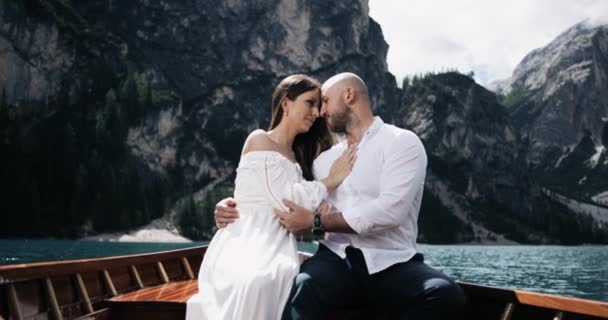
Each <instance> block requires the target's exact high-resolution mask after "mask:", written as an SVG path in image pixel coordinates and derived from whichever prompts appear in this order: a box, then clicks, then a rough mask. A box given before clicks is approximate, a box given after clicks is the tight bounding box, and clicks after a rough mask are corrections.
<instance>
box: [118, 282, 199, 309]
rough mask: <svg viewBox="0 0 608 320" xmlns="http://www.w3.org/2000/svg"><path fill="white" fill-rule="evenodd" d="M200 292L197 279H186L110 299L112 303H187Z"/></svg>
mask: <svg viewBox="0 0 608 320" xmlns="http://www.w3.org/2000/svg"><path fill="white" fill-rule="evenodd" d="M197 292H198V281H197V280H186V281H178V282H171V283H167V284H161V285H158V286H154V287H149V288H143V289H140V290H137V291H134V292H130V293H126V294H122V295H119V296H117V297H114V298H112V299H110V300H109V302H110V304H112V303H116V302H155V301H157V302H178V303H186V301H188V299H189V298H190V297H192V296H193V295H194V294H195V293H197Z"/></svg>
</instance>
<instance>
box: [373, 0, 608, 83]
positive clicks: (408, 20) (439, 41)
mask: <svg viewBox="0 0 608 320" xmlns="http://www.w3.org/2000/svg"><path fill="white" fill-rule="evenodd" d="M369 7H370V16H371V17H372V18H374V20H376V21H377V22H379V23H380V25H381V26H382V31H383V33H384V38H385V39H386V41H387V42H388V44H389V46H390V48H389V51H388V59H387V60H388V67H389V70H390V71H391V72H392V73H393V74H394V75H395V76H396V77H397V81H398V83H399V84H400V83H401V79H402V78H403V77H404V76H406V75H414V74H417V73H424V72H428V71H442V70H445V69H448V68H449V69H452V68H456V69H458V70H459V71H461V72H463V73H466V72H469V71H474V72H475V78H476V80H477V82H479V83H481V84H483V85H487V84H488V83H490V82H491V81H493V80H497V79H504V78H507V77H509V76H510V75H511V73H512V72H513V69H514V68H515V67H516V66H517V64H518V63H519V62H520V61H521V59H523V57H524V56H525V55H526V54H527V53H528V52H530V51H531V50H533V49H535V48H538V47H542V46H544V45H546V44H548V43H549V42H550V41H551V40H552V39H554V38H555V37H556V36H558V35H559V34H560V33H561V32H563V31H565V30H566V29H567V28H569V27H570V26H572V25H574V24H576V23H578V22H580V21H582V20H584V19H590V21H592V22H593V23H608V0H510V1H504V0H453V1H452V0H424V1H422V0H416V1H414V0H399V1H397V0H369Z"/></svg>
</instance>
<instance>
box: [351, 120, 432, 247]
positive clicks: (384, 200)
mask: <svg viewBox="0 0 608 320" xmlns="http://www.w3.org/2000/svg"><path fill="white" fill-rule="evenodd" d="M390 146H391V149H390V151H389V152H388V153H387V154H386V157H385V160H384V163H382V172H381V173H380V192H379V194H378V196H377V197H376V198H374V199H371V200H370V201H364V202H362V203H358V204H357V205H355V206H353V207H350V208H342V215H343V218H344V220H346V222H347V223H348V224H349V225H350V226H351V227H352V229H353V230H354V231H355V232H356V233H357V234H360V235H364V234H368V233H377V232H382V231H383V230H387V229H393V228H397V227H399V226H402V225H403V224H404V223H413V222H414V223H415V219H416V217H410V216H409V215H411V214H415V215H417V214H418V212H417V211H416V212H414V211H412V209H413V208H412V207H413V206H414V203H415V202H417V201H420V198H421V196H422V188H423V186H424V179H425V176H426V166H427V157H426V152H425V151H424V146H423V145H422V142H421V141H420V139H419V138H418V137H417V136H416V135H415V134H414V133H412V132H403V133H401V134H399V135H398V136H396V137H395V139H394V140H393V141H392V142H391V144H390ZM408 219H413V221H410V220H408Z"/></svg>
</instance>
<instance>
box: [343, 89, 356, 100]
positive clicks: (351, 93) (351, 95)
mask: <svg viewBox="0 0 608 320" xmlns="http://www.w3.org/2000/svg"><path fill="white" fill-rule="evenodd" d="M355 98H356V92H355V89H353V88H350V87H349V88H346V90H344V101H346V104H351V103H352V102H353V101H355Z"/></svg>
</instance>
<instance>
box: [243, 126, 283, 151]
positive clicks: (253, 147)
mask: <svg viewBox="0 0 608 320" xmlns="http://www.w3.org/2000/svg"><path fill="white" fill-rule="evenodd" d="M250 151H276V145H275V142H274V141H273V140H272V139H271V138H270V136H269V135H268V133H267V132H266V131H264V130H262V129H257V130H254V131H253V132H251V133H250V134H249V136H248V137H247V140H245V145H244V146H243V152H242V154H245V153H247V152H250Z"/></svg>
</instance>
